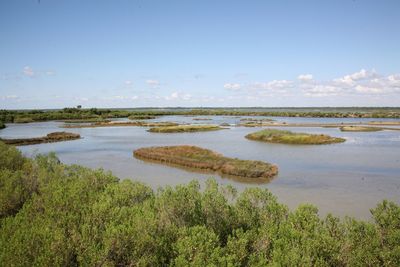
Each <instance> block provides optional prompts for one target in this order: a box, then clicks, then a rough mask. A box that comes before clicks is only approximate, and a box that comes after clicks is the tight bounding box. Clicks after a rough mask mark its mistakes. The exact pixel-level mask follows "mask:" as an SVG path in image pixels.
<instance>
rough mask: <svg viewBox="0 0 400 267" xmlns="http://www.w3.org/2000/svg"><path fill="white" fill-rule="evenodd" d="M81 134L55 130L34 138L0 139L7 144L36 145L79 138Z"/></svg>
mask: <svg viewBox="0 0 400 267" xmlns="http://www.w3.org/2000/svg"><path fill="white" fill-rule="evenodd" d="M79 138H81V136H80V135H79V134H76V133H68V132H54V133H49V134H48V135H46V136H43V137H34V138H19V139H0V141H2V142H4V143H5V144H7V145H15V146H25V145H35V144H43V143H54V142H61V141H68V140H75V139H79Z"/></svg>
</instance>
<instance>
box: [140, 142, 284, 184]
mask: <svg viewBox="0 0 400 267" xmlns="http://www.w3.org/2000/svg"><path fill="white" fill-rule="evenodd" d="M133 155H134V156H135V157H136V158H138V159H141V160H145V161H146V160H147V161H152V162H157V163H162V164H167V165H173V166H178V167H183V168H189V169H191V170H195V171H196V170H197V171H207V172H216V173H219V174H220V175H221V176H226V177H228V178H229V177H230V178H235V177H236V178H245V179H246V178H247V179H249V178H250V179H251V180H253V181H254V182H267V181H269V180H270V179H271V178H272V177H274V176H275V175H277V173H278V167H277V166H276V165H273V164H270V163H267V162H262V161H255V160H241V159H236V158H228V157H224V156H223V155H221V154H218V153H216V152H214V151H212V150H209V149H204V148H201V147H196V146H188V145H182V146H162V147H147V148H140V149H138V150H135V151H134V152H133Z"/></svg>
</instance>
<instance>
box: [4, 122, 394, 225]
mask: <svg viewBox="0 0 400 267" xmlns="http://www.w3.org/2000/svg"><path fill="white" fill-rule="evenodd" d="M201 117H208V118H212V120H211V121H193V120H192V119H193V117H184V116H165V117H161V118H158V119H156V120H158V121H177V122H187V123H216V124H218V123H222V122H227V123H230V124H235V123H237V122H239V120H240V118H237V117H226V116H201ZM242 118H243V117H242ZM274 119H275V120H278V121H286V122H297V123H303V122H304V123H316V122H321V123H322V122H323V123H333V122H360V121H362V122H366V121H371V120H377V119H319V118H274ZM382 120H383V119H379V121H382ZM60 125H62V123H60V122H41V123H30V124H8V125H7V126H8V127H7V128H6V129H4V130H1V131H0V136H1V137H3V138H20V137H36V136H43V135H45V134H47V133H50V132H54V131H60V130H63V129H61V128H59V126H60ZM146 129H147V128H142V127H109V128H80V129H79V128H78V129H67V130H68V131H70V132H76V133H79V134H81V136H82V137H83V139H80V140H75V141H68V142H60V143H52V144H40V145H32V146H23V147H19V149H20V150H21V151H22V152H23V153H24V154H25V155H27V156H33V155H35V154H38V153H48V152H50V151H54V152H56V154H57V156H58V157H59V158H60V159H61V161H63V162H64V163H68V164H71V163H75V164H80V165H84V166H88V167H94V168H103V169H106V170H111V171H112V172H113V173H114V174H115V175H117V176H119V177H121V178H128V179H134V180H140V181H143V182H145V183H147V184H149V185H151V186H152V187H153V188H157V187H159V186H163V185H176V184H181V183H187V182H189V181H191V180H193V179H198V180H199V181H200V182H201V183H203V182H204V181H205V180H206V179H207V178H209V177H214V178H216V179H217V180H218V182H219V183H221V184H228V183H230V184H233V185H234V186H235V187H236V188H238V189H239V190H242V189H244V188H245V187H248V186H259V187H263V188H268V189H270V190H271V191H272V192H273V193H274V194H275V195H277V196H278V198H279V200H280V201H281V202H283V203H285V204H287V205H289V207H291V208H294V207H297V206H298V205H299V204H300V203H306V202H307V203H312V204H315V205H316V206H318V207H319V210H320V213H321V214H322V215H325V214H327V213H329V212H330V213H333V214H335V215H339V216H345V215H349V216H353V217H357V218H362V219H368V218H370V212H369V209H370V208H373V207H375V205H376V204H377V203H378V202H380V201H381V200H383V199H389V200H392V201H395V202H397V203H400V131H381V132H371V133H351V132H347V133H344V132H340V130H339V129H335V128H305V127H302V128H299V127H296V128H284V129H288V130H293V131H301V132H308V133H324V134H329V135H332V136H338V137H344V138H346V139H347V141H346V142H345V143H341V144H333V145H321V146H303V145H299V146H293V145H284V144H268V143H261V142H255V141H250V140H247V139H245V138H244V136H245V135H246V134H248V133H250V132H254V131H257V130H259V129H261V128H245V127H232V128H230V129H227V130H221V131H215V132H203V133H177V134H160V133H149V132H147V131H146ZM182 144H191V145H197V146H201V147H204V148H209V149H212V150H215V151H217V152H220V153H222V154H224V155H226V156H229V157H237V158H241V159H254V160H263V161H267V162H271V163H275V164H277V165H278V166H279V175H278V176H277V177H276V178H275V179H274V180H272V181H271V182H270V183H268V184H262V185H255V184H245V183H239V182H235V181H232V180H229V179H224V178H221V177H219V176H218V175H213V174H198V173H193V172H188V171H185V170H181V169H177V168H172V167H168V166H163V165H159V164H154V163H146V162H143V161H140V160H137V159H135V158H133V156H132V152H133V150H135V149H137V148H140V147H147V146H161V145H182Z"/></svg>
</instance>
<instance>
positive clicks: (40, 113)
mask: <svg viewBox="0 0 400 267" xmlns="http://www.w3.org/2000/svg"><path fill="white" fill-rule="evenodd" d="M132 115H139V116H143V115H150V116H163V115H184V116H211V115H223V116H270V117H308V118H311V117H313V118H314V117H315V118H400V108H366V107H364V108H363V107H361V108H357V107H356V108H318V111H317V110H316V109H315V108H147V109H145V108H141V109H97V108H91V109H82V108H79V107H78V108H64V109H60V110H0V121H3V122H5V123H18V122H21V123H24V122H32V121H49V120H68V119H89V118H103V119H107V118H127V117H129V116H132Z"/></svg>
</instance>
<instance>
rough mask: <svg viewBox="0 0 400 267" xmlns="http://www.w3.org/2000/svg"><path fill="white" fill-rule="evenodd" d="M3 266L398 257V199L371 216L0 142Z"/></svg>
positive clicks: (345, 262)
mask: <svg viewBox="0 0 400 267" xmlns="http://www.w3.org/2000/svg"><path fill="white" fill-rule="evenodd" d="M0 196H1V197H0V206H1V219H0V265H1V266H167V265H170V266H268V265H270V266H310V265H317V266H399V264H400V247H399V244H400V208H399V206H398V205H396V204H394V203H392V202H388V201H383V202H382V203H381V204H379V205H378V206H377V207H376V208H375V209H374V210H372V215H373V219H374V220H373V222H363V221H357V220H354V219H349V218H348V219H345V220H343V221H342V220H339V219H338V218H336V217H333V216H327V217H325V218H321V217H320V216H318V210H317V208H316V207H314V206H311V205H303V206H300V207H299V208H298V209H297V210H294V211H289V210H288V208H287V207H286V206H284V205H282V204H280V203H279V202H277V200H276V198H275V197H274V196H273V195H272V194H271V193H270V192H269V191H268V190H263V189H259V188H249V189H246V190H245V191H244V192H243V193H241V194H239V195H238V194H237V193H236V191H235V189H234V188H232V187H229V186H228V187H220V186H219V185H218V184H217V183H216V182H215V181H214V180H209V181H208V182H207V184H206V186H205V188H203V189H200V186H199V183H198V182H196V181H193V182H191V183H189V184H187V185H179V186H176V187H175V188H173V187H169V186H167V187H164V188H161V189H159V190H158V191H156V192H155V191H153V190H152V189H151V188H149V187H148V186H146V185H143V184H142V183H138V182H133V181H130V180H124V181H121V182H119V181H118V179H117V178H115V177H114V176H113V175H111V173H108V172H104V171H102V170H90V169H87V168H83V167H79V166H67V165H64V164H61V163H60V162H59V161H58V160H57V158H56V157H55V156H54V155H49V156H38V157H37V158H35V159H26V158H24V157H23V156H21V154H20V153H19V152H18V151H17V150H16V149H15V148H13V147H9V146H6V145H4V144H1V143H0Z"/></svg>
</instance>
